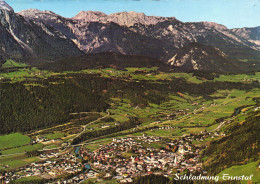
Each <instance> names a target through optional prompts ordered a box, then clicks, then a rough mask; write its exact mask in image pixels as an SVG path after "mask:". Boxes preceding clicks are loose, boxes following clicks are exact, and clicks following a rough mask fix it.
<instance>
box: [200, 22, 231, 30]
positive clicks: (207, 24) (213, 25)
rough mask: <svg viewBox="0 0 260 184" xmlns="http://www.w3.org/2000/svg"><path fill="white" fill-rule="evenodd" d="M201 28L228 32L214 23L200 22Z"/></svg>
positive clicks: (222, 26)
mask: <svg viewBox="0 0 260 184" xmlns="http://www.w3.org/2000/svg"><path fill="white" fill-rule="evenodd" d="M200 23H201V24H202V25H203V26H205V27H207V28H211V29H217V30H228V28H227V27H226V26H224V25H222V24H217V23H215V22H200Z"/></svg>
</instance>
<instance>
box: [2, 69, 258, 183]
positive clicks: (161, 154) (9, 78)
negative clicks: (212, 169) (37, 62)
mask: <svg viewBox="0 0 260 184" xmlns="http://www.w3.org/2000/svg"><path fill="white" fill-rule="evenodd" d="M77 75H98V76H100V77H101V78H106V79H108V80H111V81H120V84H119V85H121V83H123V82H124V83H126V84H127V85H128V84H130V83H131V84H134V85H135V84H136V85H139V84H140V88H139V89H132V91H131V89H126V88H125V89H124V88H120V86H117V85H115V86H113V89H112V87H111V88H109V87H107V88H106V89H103V90H102V94H103V96H104V97H106V98H107V103H108V105H109V106H108V108H107V110H104V111H103V112H102V111H91V112H82V111H74V112H70V115H69V117H70V118H69V120H67V121H66V122H63V123H58V124H56V125H54V126H48V127H44V128H39V129H36V130H30V131H26V132H23V133H12V134H8V135H3V136H0V153H1V155H0V180H3V181H4V182H5V183H11V182H12V181H15V182H17V183H19V182H20V183H22V182H32V181H34V182H35V183H36V182H38V181H43V182H49V183H56V182H58V181H59V182H61V183H91V182H95V183H96V182H99V183H117V182H125V183H127V182H133V181H134V178H136V177H138V176H145V175H148V174H151V173H153V174H158V175H163V176H165V177H168V178H170V179H171V180H174V179H173V176H174V174H175V173H180V174H185V173H201V174H205V175H207V174H210V173H209V171H208V170H206V169H205V167H204V166H206V167H207V166H208V165H207V164H208V162H210V159H211V158H208V157H207V155H203V154H202V153H203V151H204V150H205V149H207V148H208V147H209V146H210V145H211V143H212V142H216V141H218V140H225V139H228V138H229V134H230V131H229V128H230V127H233V126H238V125H239V124H243V122H246V120H247V119H248V118H250V117H252V114H253V113H254V117H257V116H259V113H260V111H259V110H260V106H259V99H260V88H259V81H260V73H259V72H258V73H255V74H236V75H235V74H232V75H231V74H230V75H220V76H218V77H215V78H214V79H213V80H208V79H205V78H200V77H196V76H194V75H193V74H192V73H164V72H160V71H158V70H157V68H128V69H127V70H126V71H122V70H115V69H112V68H108V69H97V70H82V71H80V72H63V73H53V72H50V71H40V70H38V69H36V68H32V69H29V68H21V69H18V70H17V71H14V72H11V73H10V72H9V73H3V74H0V79H1V83H10V84H16V83H21V82H22V83H23V82H24V83H23V85H24V86H26V88H27V90H28V91H30V89H33V87H34V86H36V87H37V86H39V87H42V88H47V87H46V86H45V83H44V82H37V81H43V80H48V78H52V77H55V78H56V79H57V80H56V79H55V80H54V81H53V80H49V84H50V85H53V86H54V85H62V83H61V82H60V81H59V80H60V78H62V80H70V81H72V82H73V84H75V85H78V86H80V87H81V88H84V85H83V84H82V83H81V81H77V77H79V78H80V76H77ZM58 78H59V80H58ZM25 81H26V82H25ZM111 81H110V84H111V85H113V84H112V83H113V82H111ZM174 81H176V84H177V83H178V82H180V81H185V82H183V84H185V85H186V84H187V85H188V88H189V86H193V85H194V86H196V85H198V86H199V85H204V84H207V85H209V86H210V85H211V84H213V85H212V86H213V87H211V86H210V87H209V88H212V91H210V92H207V94H204V93H202V92H200V93H197V94H195V92H191V90H190V89H188V88H175V87H174V85H175V83H174ZM65 83H66V82H65ZM147 83H149V85H151V87H149V89H148V88H145V87H144V86H145V85H147ZM160 84H162V85H165V86H167V88H168V90H169V91H171V90H172V92H168V91H167V92H166V91H160V89H158V88H157V87H155V86H156V85H160ZM214 84H216V85H215V86H214ZM222 84H223V85H222ZM228 84H232V85H233V86H227V85H228ZM238 84H239V86H238V87H236V85H238ZM142 85H143V86H142ZM152 85H155V86H152ZM172 85H173V86H172ZM247 85H248V86H250V88H249V87H247ZM223 86H224V87H223ZM234 86H235V87H234ZM245 86H246V87H245ZM138 87H139V86H138ZM204 87H205V86H204ZM115 88H118V89H115ZM140 89H141V90H142V91H141V93H142V94H139V93H140ZM135 90H139V92H136V91H135ZM31 91H32V92H33V90H31ZM205 91H207V89H205ZM139 95H140V98H139ZM141 96H144V98H142V97H141ZM146 98H147V99H146ZM152 98H154V99H152ZM142 99H145V101H143V100H142ZM158 99H160V100H158ZM38 100H39V101H40V100H41V99H38ZM85 103H88V102H87V101H86V102H85ZM257 114H258V115H257ZM126 125H127V126H126ZM234 144H236V143H234ZM234 163H235V162H234ZM241 164H242V165H239V164H233V165H234V166H232V167H229V168H224V166H223V168H222V166H219V169H220V170H221V172H220V173H219V172H218V173H215V174H218V175H222V174H223V173H228V174H230V175H242V174H245V175H246V174H247V175H250V174H251V173H252V174H254V176H253V179H252V182H260V178H259V157H258V159H256V158H254V159H248V160H247V162H245V163H241ZM245 168H247V169H245ZM243 169H245V170H247V172H246V173H243V172H242V171H243ZM1 174H2V176H1ZM242 183H247V181H242Z"/></svg>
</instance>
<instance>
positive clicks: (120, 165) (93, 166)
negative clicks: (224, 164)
mask: <svg viewBox="0 0 260 184" xmlns="http://www.w3.org/2000/svg"><path fill="white" fill-rule="evenodd" d="M219 136H225V135H224V134H219V133H217V132H215V133H211V132H201V133H200V134H196V135H192V134H190V135H185V136H182V137H181V138H180V139H175V140H171V139H169V138H162V137H156V136H146V135H145V134H143V135H142V136H133V137H121V138H113V140H112V142H111V143H109V144H106V145H103V146H101V147H100V148H98V149H97V150H94V151H89V150H88V149H87V148H86V147H85V145H84V144H83V145H77V146H74V147H72V146H71V147H70V148H67V149H64V150H60V152H59V151H58V150H55V151H44V152H42V153H41V154H40V155H39V158H41V161H40V162H37V163H32V164H30V165H27V166H23V167H21V168H19V169H16V170H14V171H10V172H7V173H5V175H4V176H2V177H1V178H0V179H2V180H3V181H4V182H5V183H11V182H12V181H14V180H17V179H20V178H23V177H29V176H38V177H41V178H44V179H47V180H49V181H50V183H56V182H57V181H59V182H61V183H80V182H82V181H84V180H87V179H89V178H99V179H116V180H118V181H119V182H120V183H131V182H132V181H133V179H134V178H135V177H137V176H144V175H148V174H152V173H153V174H159V175H163V176H165V177H168V176H171V175H173V174H175V173H181V172H184V171H188V172H190V173H193V172H200V173H204V174H206V171H203V170H202V162H201V161H200V157H199V153H200V152H201V151H202V149H204V148H205V145H195V144H193V143H192V142H193V141H198V142H203V141H204V140H205V139H208V138H211V139H212V138H215V137H219ZM60 176H66V177H60Z"/></svg>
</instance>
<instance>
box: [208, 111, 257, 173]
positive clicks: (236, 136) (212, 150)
mask: <svg viewBox="0 0 260 184" xmlns="http://www.w3.org/2000/svg"><path fill="white" fill-rule="evenodd" d="M259 123H260V111H259V110H257V111H252V112H251V113H249V114H248V116H247V117H246V118H245V120H244V121H240V122H234V123H232V124H231V125H229V127H228V128H227V130H226V133H227V135H228V136H226V137H224V138H222V139H220V140H217V141H213V142H211V144H210V146H209V147H208V148H207V149H206V150H205V151H204V153H203V156H204V157H205V158H207V159H206V162H204V166H205V169H206V170H207V171H209V172H210V173H212V174H217V173H219V172H221V171H222V170H224V169H226V168H228V167H231V166H233V165H242V164H247V163H249V162H252V161H257V159H259V156H258V155H259V153H260V147H259V143H260V137H259V132H260V126H259Z"/></svg>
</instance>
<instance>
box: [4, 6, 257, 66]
mask: <svg viewBox="0 0 260 184" xmlns="http://www.w3.org/2000/svg"><path fill="white" fill-rule="evenodd" d="M1 2H3V1H1ZM3 4H6V3H3ZM6 6H7V5H5V6H4V7H6ZM7 7H8V6H7ZM7 9H10V8H7ZM2 11H6V10H2ZM12 14H13V16H14V17H19V19H18V18H17V19H16V22H17V23H16V24H17V25H20V23H19V22H21V24H22V25H23V24H25V25H28V26H29V27H30V28H29V27H28V28H27V29H26V30H31V31H29V32H30V33H26V35H30V34H31V33H33V35H34V36H31V37H34V38H35V39H36V40H35V41H34V40H33V39H32V38H31V37H30V38H31V39H28V38H24V34H20V33H19V32H18V31H17V30H15V29H14V28H15V27H16V26H12V29H14V30H12V29H8V30H7V31H6V35H4V37H6V38H7V37H8V34H10V33H12V32H14V33H15V34H11V35H9V37H12V39H13V40H14V42H13V43H12V44H13V45H18V46H19V45H20V46H19V48H16V47H14V48H16V49H12V50H16V51H18V52H17V53H18V55H19V54H20V56H19V57H18V58H24V57H23V55H26V56H27V55H29V56H30V57H31V55H32V56H35V57H38V58H41V57H42V58H44V59H47V60H55V58H63V57H66V56H71V55H75V56H77V55H80V54H82V53H85V54H89V53H101V52H115V53H121V54H124V55H141V56H149V57H153V58H155V59H157V60H161V61H162V62H163V63H168V64H169V63H174V62H169V60H170V59H172V58H173V57H174V56H175V55H176V54H178V52H181V50H182V48H184V47H185V46H186V45H188V44H190V43H193V42H197V43H199V44H201V45H205V47H207V46H208V47H209V48H210V49H211V47H212V48H215V49H217V50H220V51H221V52H223V53H224V54H225V57H223V60H225V59H226V58H229V59H228V60H229V61H230V62H231V61H232V62H234V61H237V60H239V59H249V60H250V59H254V60H256V61H257V60H259V59H260V46H259V45H258V44H257V43H258V40H255V41H254V39H256V38H258V37H256V36H254V35H255V31H251V32H250V31H247V34H246V33H244V32H245V31H244V29H241V30H232V29H228V28H227V27H225V26H224V25H221V24H217V23H214V22H186V23H185V22H181V21H179V20H177V19H176V18H175V17H159V16H147V15H145V14H144V13H137V12H133V11H131V12H119V13H112V14H109V15H106V14H105V13H102V12H98V11H81V12H79V13H78V14H77V15H76V16H74V17H72V18H65V17H62V16H60V15H58V14H56V13H54V12H52V11H41V10H37V9H29V10H23V11H21V12H19V13H17V14H16V13H14V12H13V13H12ZM2 22H3V21H2ZM5 22H8V21H5ZM3 27H4V25H2V27H1V25H0V29H3ZM5 29H6V27H5ZM20 29H21V28H20ZM36 30H37V31H36ZM257 34H258V33H257ZM4 37H3V36H2V38H4ZM27 37H29V36H27ZM249 37H250V39H248V38H249ZM40 38H41V39H40ZM19 40H21V41H19ZM54 40H55V41H54ZM62 40H63V41H62ZM46 41H47V42H50V43H51V44H49V45H48V46H47V44H45V45H44V44H42V43H46ZM9 42H10V41H9ZM9 42H8V41H5V42H4V43H2V45H3V46H2V48H3V47H4V46H6V45H10V43H9ZM34 42H38V44H42V45H41V47H40V48H39V47H37V48H36V49H35V48H34V47H35V44H33V43H34ZM49 47H50V48H51V47H52V49H49ZM202 47H204V46H202ZM2 50H3V49H2ZM4 50H6V49H4ZM7 50H8V49H7ZM9 50H11V49H9ZM20 50H21V51H20ZM2 53H4V54H2ZM2 53H1V54H0V56H1V57H0V58H6V56H5V55H6V53H7V57H10V56H13V55H17V53H13V52H11V53H8V52H6V51H4V52H2ZM210 53H212V54H213V56H212V57H209V58H211V59H209V61H208V62H211V60H212V58H214V57H215V56H216V54H214V52H210ZM197 54H198V53H197ZM197 54H196V55H197ZM21 55H22V56H21ZM49 55H50V56H51V57H50V56H49ZM200 55H201V56H200V57H198V58H203V57H204V56H203V53H202V52H200ZM196 60H197V62H198V63H199V62H201V61H199V60H198V59H196ZM202 62H204V61H202ZM216 62H218V61H216ZM194 69H195V68H194Z"/></svg>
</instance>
